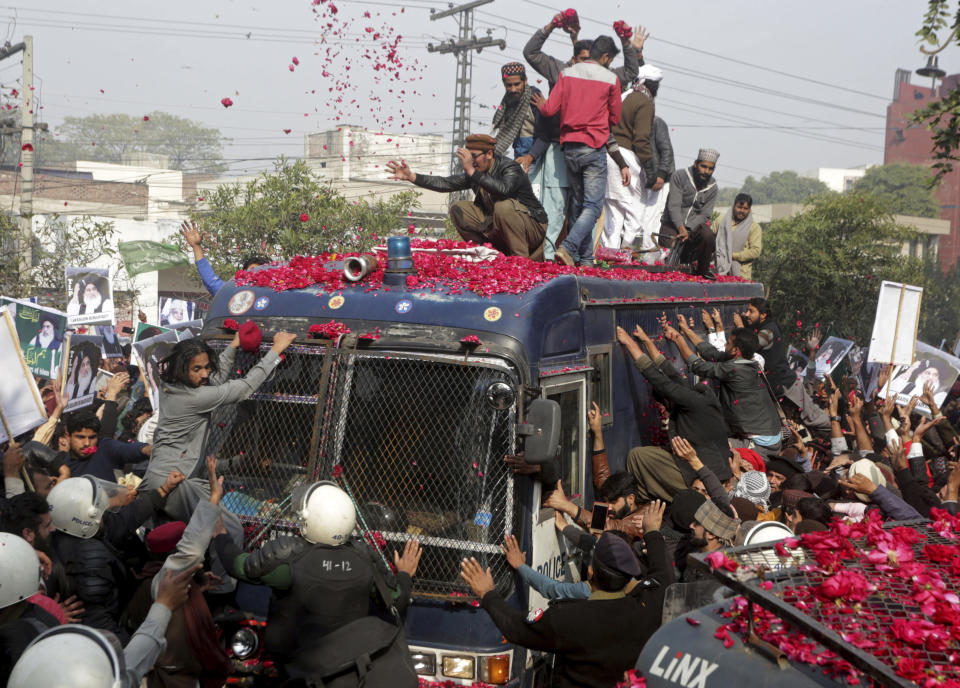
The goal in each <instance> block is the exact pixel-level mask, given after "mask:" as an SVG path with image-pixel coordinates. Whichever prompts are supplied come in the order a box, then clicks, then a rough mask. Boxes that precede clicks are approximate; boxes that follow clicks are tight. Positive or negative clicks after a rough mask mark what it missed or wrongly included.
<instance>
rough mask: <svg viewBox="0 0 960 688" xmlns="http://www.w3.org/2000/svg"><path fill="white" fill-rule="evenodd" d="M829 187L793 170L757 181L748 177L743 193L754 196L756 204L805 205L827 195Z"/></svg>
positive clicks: (742, 189) (775, 173)
mask: <svg viewBox="0 0 960 688" xmlns="http://www.w3.org/2000/svg"><path fill="white" fill-rule="evenodd" d="M829 190H830V189H829V187H827V185H826V184H824V183H823V182H822V181H820V180H819V179H814V178H812V177H801V176H800V175H799V174H797V173H796V172H794V171H792V170H786V171H784V172H771V173H770V174H768V175H767V176H766V177H764V178H763V179H761V180H759V181H757V180H756V179H754V178H753V177H747V178H746V179H745V180H744V182H743V188H741V189H740V191H741V192H743V193H747V194H750V195H751V196H753V202H754V203H760V204H762V203H805V202H806V201H807V200H808V199H809V198H810V197H811V196H815V195H817V194H821V193H826V192H827V191H829Z"/></svg>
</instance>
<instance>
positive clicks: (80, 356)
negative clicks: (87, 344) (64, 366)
mask: <svg viewBox="0 0 960 688" xmlns="http://www.w3.org/2000/svg"><path fill="white" fill-rule="evenodd" d="M70 368H71V370H70V380H69V381H68V383H67V396H68V398H69V399H79V398H81V397H85V396H87V395H88V394H93V393H94V391H95V390H94V389H93V381H94V379H95V377H96V375H95V374H94V372H93V369H94V365H93V354H92V353H91V352H90V351H88V350H87V349H81V350H79V351H77V353H76V354H75V355H74V357H73V365H72V366H70Z"/></svg>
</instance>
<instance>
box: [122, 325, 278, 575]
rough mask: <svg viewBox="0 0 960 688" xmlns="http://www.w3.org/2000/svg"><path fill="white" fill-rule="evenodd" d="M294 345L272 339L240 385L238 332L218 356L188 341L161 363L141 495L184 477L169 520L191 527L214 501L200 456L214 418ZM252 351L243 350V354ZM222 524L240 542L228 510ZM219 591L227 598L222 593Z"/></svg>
mask: <svg viewBox="0 0 960 688" xmlns="http://www.w3.org/2000/svg"><path fill="white" fill-rule="evenodd" d="M241 329H243V328H241ZM294 339H296V335H295V334H290V333H288V332H277V333H276V334H274V335H273V346H272V348H271V349H270V350H269V351H268V352H267V353H265V354H264V355H263V357H262V358H261V359H260V361H259V362H258V363H257V364H256V365H255V366H253V368H251V369H250V371H249V372H248V373H247V374H246V376H244V377H241V378H237V379H236V380H230V379H229V378H230V373H231V371H233V370H234V368H236V365H235V363H234V360H235V358H236V354H237V349H238V348H239V347H240V345H241V335H240V332H237V334H236V335H235V336H234V338H233V341H232V342H230V345H229V346H228V347H227V348H226V349H224V350H223V352H222V353H221V354H220V355H219V356H216V355H215V354H214V352H213V350H212V349H211V348H210V345H209V344H207V343H206V342H205V341H203V340H202V339H184V340H182V341H180V342H178V343H177V345H176V346H175V347H173V351H171V353H170V355H169V356H167V358H165V359H164V360H163V362H162V363H161V370H160V379H161V382H160V409H159V414H160V415H159V419H158V422H157V429H156V432H155V433H154V436H153V452H152V454H151V457H150V463H149V464H148V465H147V472H146V475H144V478H143V483H142V484H141V489H153V488H155V487H159V486H160V485H162V484H163V481H164V480H165V479H166V478H165V477H162V476H166V475H169V474H170V471H172V470H179V471H180V472H182V473H183V474H184V475H186V476H187V480H185V481H183V482H182V483H181V484H180V488H179V489H177V490H176V491H175V492H173V493H172V494H171V495H170V499H168V500H167V504H166V506H165V511H166V512H167V514H168V515H169V516H171V517H172V518H174V519H176V520H180V521H189V520H190V517H191V515H192V514H193V512H194V510H195V509H196V507H197V504H198V503H199V502H201V501H203V500H206V499H208V498H209V497H210V484H209V482H208V480H207V477H206V476H203V477H201V473H202V471H201V470H200V469H201V468H203V467H204V466H203V464H202V463H201V461H200V456H201V453H202V451H203V442H204V438H205V437H206V433H207V428H208V426H209V425H210V417H211V416H212V415H213V412H214V411H216V410H217V409H219V408H220V407H221V406H225V405H227V404H233V403H236V402H239V401H243V400H244V399H247V398H248V397H249V396H250V395H251V394H253V393H254V392H256V391H257V389H258V388H259V387H260V385H262V384H263V383H264V382H265V381H266V380H267V378H268V377H269V376H270V374H271V373H272V372H273V370H274V368H276V367H277V366H278V365H279V364H280V360H281V359H280V354H281V353H283V351H285V350H286V348H287V347H288V346H289V345H290V344H291V343H292V342H293V340H294ZM257 344H259V342H257ZM248 349H249V347H245V350H248ZM254 350H255V349H254ZM222 518H223V524H224V526H225V527H226V529H227V532H228V534H229V535H230V537H231V538H232V539H233V540H235V541H236V542H242V541H243V527H242V526H241V524H240V519H238V518H237V516H236V515H235V514H233V513H231V512H229V511H227V510H226V509H224V510H222ZM213 565H214V566H213V570H214V573H216V574H217V575H219V576H220V577H221V578H223V579H224V580H225V581H227V585H228V586H231V587H232V585H233V584H235V583H234V582H233V580H232V579H230V578H229V577H228V576H226V571H225V569H223V568H221V567H220V566H219V562H217V561H216V559H214V561H213ZM220 591H221V592H224V590H223V589H221V590H220Z"/></svg>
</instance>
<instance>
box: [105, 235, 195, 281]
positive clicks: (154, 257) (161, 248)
mask: <svg viewBox="0 0 960 688" xmlns="http://www.w3.org/2000/svg"><path fill="white" fill-rule="evenodd" d="M118 247H119V249H120V256H121V257H122V258H123V264H124V265H125V266H126V268H127V274H128V275H130V277H133V276H134V275H139V274H140V273H142V272H153V271H154V270H165V269H166V268H173V267H177V266H178V265H190V261H189V260H187V257H186V256H185V255H184V254H183V251H181V250H180V249H179V248H177V247H176V246H173V245H171V244H161V243H160V242H158V241H121V242H120V243H119V244H118Z"/></svg>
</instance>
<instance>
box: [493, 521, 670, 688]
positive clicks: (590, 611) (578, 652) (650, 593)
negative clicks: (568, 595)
mask: <svg viewBox="0 0 960 688" xmlns="http://www.w3.org/2000/svg"><path fill="white" fill-rule="evenodd" d="M644 543H645V544H646V547H647V558H648V563H649V571H648V574H647V578H646V579H644V580H643V581H640V583H639V584H638V585H637V586H636V587H635V588H634V589H633V590H631V591H630V592H629V593H627V594H626V595H625V596H624V595H622V594H619V595H618V594H616V593H604V592H595V593H594V594H593V595H591V597H590V599H589V600H562V601H554V602H551V603H550V607H549V608H548V609H547V610H546V611H545V612H544V613H543V615H542V616H541V617H540V618H539V619H536V620H531V621H527V620H526V619H524V616H523V614H522V613H521V612H520V611H519V610H518V609H516V608H515V607H513V606H511V605H510V604H508V603H507V601H506V600H504V599H503V597H502V596H501V595H500V594H499V593H498V592H496V591H495V590H493V591H491V592H488V593H487V594H486V595H484V597H483V600H482V601H481V604H482V605H483V608H484V609H486V610H487V613H488V614H490V617H491V618H492V619H493V622H494V623H495V624H496V625H497V628H499V629H500V632H501V633H503V635H504V637H505V638H506V639H507V640H508V641H509V642H512V643H516V644H518V645H522V646H523V647H527V648H530V649H533V650H541V651H545V652H553V653H556V661H555V663H554V678H553V685H554V686H556V687H557V688H566V687H568V686H569V687H570V688H574V687H575V686H576V687H577V688H582V687H584V686H586V687H590V688H612V687H613V686H615V685H616V684H617V682H619V681H622V680H623V673H624V672H625V671H627V670H628V669H632V668H633V666H634V665H635V664H636V661H637V657H639V656H640V650H641V649H642V648H643V645H644V643H646V642H647V640H648V639H649V638H650V636H651V635H653V633H654V631H656V630H657V628H659V627H660V618H661V614H662V609H663V595H664V591H665V589H666V587H667V585H669V584H670V583H671V582H673V572H672V570H671V567H670V564H669V562H668V561H667V554H666V545H665V543H664V539H663V536H662V535H661V534H660V533H659V532H651V533H647V534H646V535H644Z"/></svg>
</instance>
